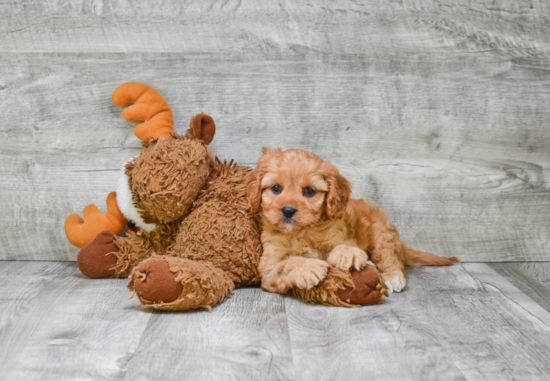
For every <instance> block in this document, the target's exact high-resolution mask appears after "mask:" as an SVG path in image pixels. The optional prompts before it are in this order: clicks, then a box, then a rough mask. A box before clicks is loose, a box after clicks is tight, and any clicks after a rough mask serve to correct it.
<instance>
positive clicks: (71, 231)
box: [65, 192, 128, 247]
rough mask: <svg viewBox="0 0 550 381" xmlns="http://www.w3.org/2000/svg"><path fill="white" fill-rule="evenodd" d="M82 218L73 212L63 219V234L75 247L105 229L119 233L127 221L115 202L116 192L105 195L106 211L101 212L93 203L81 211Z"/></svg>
mask: <svg viewBox="0 0 550 381" xmlns="http://www.w3.org/2000/svg"><path fill="white" fill-rule="evenodd" d="M82 215H83V216H84V219H82V218H81V217H80V216H79V215H78V214H76V213H73V214H71V215H70V216H69V217H67V219H66V220H65V235H66V236H67V238H68V239H69V242H71V243H72V244H73V245H75V246H76V247H82V246H84V245H86V244H87V243H88V242H91V241H92V240H93V239H94V238H95V237H96V235H98V234H99V233H100V232H102V231H103V230H105V229H108V230H110V231H111V232H112V233H113V234H115V235H116V234H120V233H122V231H123V230H124V228H125V227H126V224H127V223H128V221H127V220H126V218H124V216H123V215H122V213H121V212H120V209H118V204H117V202H116V193H115V192H111V193H109V195H108V196H107V212H106V213H103V212H102V211H101V210H99V209H98V207H97V206H95V205H94V204H90V205H88V206H86V207H85V208H84V210H83V212H82Z"/></svg>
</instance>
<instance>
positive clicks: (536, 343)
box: [0, 261, 550, 381]
mask: <svg viewBox="0 0 550 381" xmlns="http://www.w3.org/2000/svg"><path fill="white" fill-rule="evenodd" d="M517 265H518V266H519V267H521V266H527V268H529V269H530V270H531V271H533V272H538V273H545V272H546V270H547V266H544V264H539V263H528V264H524V263H518V264H517ZM492 266H494V264H489V265H488V264H483V263H468V264H463V265H459V264H457V265H453V266H449V267H424V268H422V267H421V268H408V269H407V281H408V284H407V287H406V288H405V290H404V292H402V293H400V294H393V295H392V296H391V297H390V298H388V299H387V302H386V303H385V304H380V305H373V306H365V307H360V308H356V309H346V308H337V307H325V306H313V305H308V304H305V303H303V302H301V301H299V300H296V299H292V298H288V297H283V296H281V295H276V294H271V293H267V292H265V291H262V290H261V289H259V288H244V289H238V290H236V291H235V292H234V293H233V294H232V295H231V297H230V298H228V299H227V300H226V301H225V302H224V303H222V304H221V305H219V306H217V307H215V308H214V310H213V311H212V312H208V311H206V310H201V311H194V312H183V313H163V312H158V311H155V312H151V311H148V310H144V309H143V308H141V307H140V306H139V303H138V301H137V300H136V299H132V300H129V301H128V300H126V299H127V297H128V296H129V295H130V293H129V292H128V291H127V290H126V288H125V287H124V283H125V280H123V279H118V280H116V279H99V280H91V279H85V278H83V277H82V276H81V275H80V274H79V273H78V270H77V268H76V265H75V264H74V263H63V262H36V261H11V262H8V261H0V303H1V306H2V308H1V309H0V378H1V379H6V380H35V379H41V380H42V379H55V380H75V379H79V380H88V379H90V380H91V379H94V380H96V379H128V380H181V379H201V380H202V379H207V380H208V379H212V380H220V379H221V380H233V379H238V380H241V379H242V380H249V379H254V380H271V379H273V380H335V379H336V380H340V379H342V380H392V381H394V380H422V381H424V380H442V379H444V380H499V381H500V380H518V379H521V380H545V379H547V375H548V373H549V371H550V369H549V366H550V365H549V363H548V356H549V355H550V347H549V346H548V342H550V337H549V336H550V312H548V311H547V310H546V309H544V308H543V307H542V306H541V305H540V304H538V303H537V302H536V301H534V300H533V299H532V298H530V297H529V296H528V295H526V294H524V293H523V292H522V291H521V290H519V289H518V288H516V287H515V286H514V285H513V284H512V283H511V282H509V281H508V280H507V279H506V278H504V277H503V276H501V275H500V274H499V273H498V272H497V271H495V270H493V268H492ZM499 266H500V264H499ZM515 277H516V279H520V278H521V275H520V274H519V273H516V274H515Z"/></svg>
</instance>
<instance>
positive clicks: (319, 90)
mask: <svg viewBox="0 0 550 381" xmlns="http://www.w3.org/2000/svg"><path fill="white" fill-rule="evenodd" d="M548 8H549V6H548V4H547V3H546V2H544V1H511V0H501V1H491V2H486V1H481V0H479V1H474V0H471V1H468V0H462V1H456V0H442V1H432V0H429V1H428V0H426V1H418V0H406V1H401V2H389V1H386V0H380V1H369V2H353V1H345V0H333V1H309V2H285V1H271V0H256V1H223V2H221V1H196V2H193V1H186V2H181V3H177V4H172V3H164V2H163V3H158V4H155V5H151V3H150V2H146V1H131V2H128V1H117V0H113V1H77V0H67V1H62V2H59V1H53V0H50V1H47V0H46V1H42V0H31V1H26V2H8V1H4V0H0V20H1V21H0V104H1V105H2V107H1V109H0V163H1V165H0V178H1V179H2V182H1V183H0V205H1V206H2V210H3V213H2V215H1V216H0V240H1V242H2V243H3V244H2V245H1V248H0V259H49V260H74V259H75V256H76V253H77V249H76V248H74V247H72V246H71V245H70V244H69V243H68V242H67V241H66V239H65V237H64V233H63V222H64V219H65V217H66V216H67V215H68V214H70V213H72V212H80V211H81V210H82V208H83V207H84V206H85V205H86V204H88V203H96V204H97V205H98V206H100V207H104V202H105V201H104V200H105V197H106V195H107V193H108V192H109V191H111V190H113V189H114V185H115V182H116V179H117V177H118V175H119V170H120V168H121V167H122V165H123V163H124V162H125V161H127V160H128V159H129V158H131V157H132V156H135V155H137V154H138V153H139V146H140V144H139V141H138V140H137V138H135V136H133V130H132V125H131V124H130V123H127V122H125V121H124V120H123V119H122V118H121V117H120V110H118V109H117V108H116V107H114V106H113V105H112V104H111V102H110V96H111V93H112V91H113V90H114V89H115V88H116V86H118V85H119V84H120V83H123V82H125V81H142V82H146V83H149V84H150V85H152V86H154V87H156V88H157V89H158V90H159V91H161V92H162V93H163V94H164V95H165V96H166V98H167V99H168V101H169V102H170V104H171V105H172V107H173V109H174V113H175V118H176V121H177V130H178V131H184V129H185V127H186V125H187V123H188V120H189V119H190V117H191V116H192V115H194V114H196V113H198V112H201V111H203V112H206V113H209V114H211V115H212V116H213V117H214V119H215V120H216V122H217V125H218V132H217V135H216V137H215V139H214V142H213V144H212V145H211V148H212V150H213V152H214V153H217V154H218V155H219V156H220V157H221V158H227V159H232V158H234V159H236V160H237V161H238V162H240V163H242V164H253V163H254V162H255V161H256V160H257V158H258V157H259V154H260V148H261V147H262V146H271V147H283V148H290V147H297V148H303V149H307V150H311V151H314V152H316V153H317V154H319V155H320V156H321V157H323V158H325V159H328V160H331V161H333V162H334V163H335V164H336V165H338V166H339V167H340V168H341V170H342V172H343V173H344V174H345V175H346V176H347V177H349V179H350V180H351V181H352V182H353V183H354V186H355V187H354V195H355V196H356V197H363V198H369V199H372V200H374V201H375V202H377V203H380V204H381V205H382V206H384V207H385V208H386V209H387V210H388V212H389V214H390V216H391V217H392V219H393V221H394V223H395V224H396V225H397V227H398V228H399V229H400V231H401V235H402V238H403V240H404V241H405V242H406V243H408V244H410V245H411V246H414V247H416V248H418V249H423V250H428V251H432V252H435V253H437V254H440V255H446V256H450V255H457V256H459V257H461V258H462V259H463V260H465V261H520V260H530V261H540V260H550V241H549V240H548V236H549V235H550V213H549V207H550V193H549V190H550V180H549V179H550V172H549V170H550V128H549V127H548V126H547V123H548V122H547V121H548V120H550V76H549V74H548V73H549V70H550V61H549V58H550V22H549V21H550V12H549V9H548Z"/></svg>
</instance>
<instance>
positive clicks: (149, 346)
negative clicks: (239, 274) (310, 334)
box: [126, 288, 295, 380]
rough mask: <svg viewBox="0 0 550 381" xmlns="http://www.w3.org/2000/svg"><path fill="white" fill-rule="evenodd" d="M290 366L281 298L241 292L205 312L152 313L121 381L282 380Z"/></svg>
mask: <svg viewBox="0 0 550 381" xmlns="http://www.w3.org/2000/svg"><path fill="white" fill-rule="evenodd" d="M291 364H292V353H291V348H290V337H289V333H288V325H287V321H286V311H285V304H284V300H283V299H282V298H281V297H280V295H275V294H269V293H267V292H265V291H262V290H261V289H259V288H247V289H240V290H237V291H235V292H234V293H233V294H232V295H231V297H230V298H229V299H227V300H226V301H224V302H223V303H222V304H221V305H219V306H217V307H215V308H214V309H213V311H212V312H211V313H208V312H206V311H205V310H202V311H192V312H184V313H174V312H171V313H163V312H157V311H155V313H154V315H153V317H152V319H151V320H150V322H149V324H148V326H147V329H146V330H145V333H144V334H143V336H142V339H141V342H140V344H139V346H138V348H137V351H136V354H135V356H134V357H133V358H132V360H131V361H130V362H129V364H128V373H127V375H126V379H128V380H141V379H143V380H179V379H184V378H185V379H190V380H288V379H294V378H295V376H294V370H295V369H294V368H293V367H292V366H291Z"/></svg>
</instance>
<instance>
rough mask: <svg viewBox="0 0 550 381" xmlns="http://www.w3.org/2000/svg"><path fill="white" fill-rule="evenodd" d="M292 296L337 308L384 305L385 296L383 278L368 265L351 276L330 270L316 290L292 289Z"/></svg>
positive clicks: (353, 272)
mask: <svg viewBox="0 0 550 381" xmlns="http://www.w3.org/2000/svg"><path fill="white" fill-rule="evenodd" d="M292 294H293V295H294V296H296V297H298V298H300V299H302V300H304V301H306V302H309V303H315V304H316V303H320V304H325V305H330V306H340V307H357V305H365V304H374V303H384V299H382V296H383V295H386V296H388V292H387V290H386V286H385V283H384V280H383V279H382V276H381V275H380V273H379V272H378V270H377V269H376V267H375V266H374V265H371V264H368V265H367V266H365V268H364V269H362V270H360V271H355V270H354V271H352V272H351V273H348V272H345V271H341V270H338V269H336V268H330V269H329V272H328V274H327V277H326V278H325V279H324V280H323V281H321V282H320V283H319V284H318V285H317V286H315V287H313V288H311V289H309V290H305V289H293V291H292Z"/></svg>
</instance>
